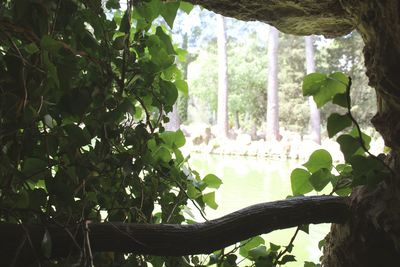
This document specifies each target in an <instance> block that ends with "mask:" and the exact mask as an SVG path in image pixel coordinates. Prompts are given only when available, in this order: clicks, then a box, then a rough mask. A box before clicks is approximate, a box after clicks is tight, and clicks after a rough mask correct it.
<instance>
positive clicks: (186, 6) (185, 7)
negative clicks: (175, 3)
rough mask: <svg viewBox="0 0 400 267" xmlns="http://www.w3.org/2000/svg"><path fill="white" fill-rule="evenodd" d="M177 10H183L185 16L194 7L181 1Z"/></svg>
mask: <svg viewBox="0 0 400 267" xmlns="http://www.w3.org/2000/svg"><path fill="white" fill-rule="evenodd" d="M179 8H180V9H181V10H183V11H184V12H185V13H186V14H189V13H190V12H191V11H192V9H193V8H194V6H193V5H192V4H191V3H188V2H184V1H181V4H180V6H179Z"/></svg>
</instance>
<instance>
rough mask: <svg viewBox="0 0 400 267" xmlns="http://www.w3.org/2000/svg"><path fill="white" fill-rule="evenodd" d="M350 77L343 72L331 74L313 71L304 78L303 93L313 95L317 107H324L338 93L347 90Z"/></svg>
mask: <svg viewBox="0 0 400 267" xmlns="http://www.w3.org/2000/svg"><path fill="white" fill-rule="evenodd" d="M347 84H348V78H347V77H346V75H344V74H343V73H341V72H335V73H332V74H330V75H325V74H322V73H311V74H309V75H307V76H306V77H305V78H304V81H303V95H304V96H313V98H314V101H315V103H316V104H317V107H318V108H320V107H322V106H323V105H324V104H325V103H327V102H328V101H330V100H332V99H333V97H334V96H335V95H337V94H343V93H345V92H346V90H347Z"/></svg>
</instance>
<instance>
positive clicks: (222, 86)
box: [217, 15, 228, 138]
mask: <svg viewBox="0 0 400 267" xmlns="http://www.w3.org/2000/svg"><path fill="white" fill-rule="evenodd" d="M217 38H218V112H217V125H218V128H219V132H218V134H219V135H220V137H223V138H226V137H227V136H228V61H227V55H226V29H225V20H224V17H223V16H221V15H217Z"/></svg>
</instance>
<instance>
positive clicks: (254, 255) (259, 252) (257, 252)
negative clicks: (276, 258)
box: [248, 246, 268, 260]
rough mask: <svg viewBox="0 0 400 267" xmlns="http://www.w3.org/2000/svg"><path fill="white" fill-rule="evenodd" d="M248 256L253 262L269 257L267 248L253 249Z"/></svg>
mask: <svg viewBox="0 0 400 267" xmlns="http://www.w3.org/2000/svg"><path fill="white" fill-rule="evenodd" d="M248 255H249V258H250V259H252V260H257V259H259V258H261V257H268V252H267V248H266V247H265V246H259V247H256V248H253V249H251V250H250V251H249V253H248Z"/></svg>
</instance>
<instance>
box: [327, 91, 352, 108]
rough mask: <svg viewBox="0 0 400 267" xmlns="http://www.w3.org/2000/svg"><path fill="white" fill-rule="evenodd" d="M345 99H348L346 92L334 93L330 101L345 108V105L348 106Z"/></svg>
mask: <svg viewBox="0 0 400 267" xmlns="http://www.w3.org/2000/svg"><path fill="white" fill-rule="evenodd" d="M347 100H348V99H347V94H346V93H344V94H336V95H335V96H334V97H333V99H332V103H333V104H335V105H338V106H341V107H344V108H347V106H348V104H347ZM350 101H351V100H350ZM350 104H351V103H350Z"/></svg>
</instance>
